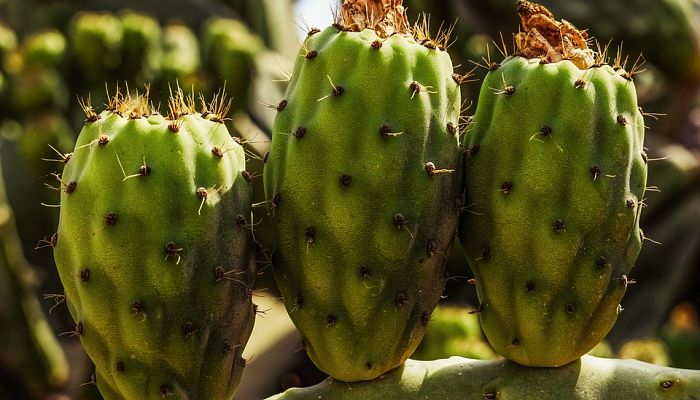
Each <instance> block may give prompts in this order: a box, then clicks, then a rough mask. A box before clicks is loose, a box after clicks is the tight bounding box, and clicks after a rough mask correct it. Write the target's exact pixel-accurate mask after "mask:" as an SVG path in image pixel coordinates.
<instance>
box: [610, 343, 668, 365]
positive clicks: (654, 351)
mask: <svg viewBox="0 0 700 400" xmlns="http://www.w3.org/2000/svg"><path fill="white" fill-rule="evenodd" d="M617 356H618V358H621V359H634V360H639V361H644V362H648V363H651V364H656V365H663V366H669V365H670V363H671V360H670V357H669V355H668V347H667V346H666V345H665V344H664V342H662V341H661V340H660V339H656V338H651V337H649V338H643V339H633V340H630V341H628V342H626V343H624V344H623V345H622V347H620V350H618V352H617Z"/></svg>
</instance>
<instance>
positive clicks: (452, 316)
mask: <svg viewBox="0 0 700 400" xmlns="http://www.w3.org/2000/svg"><path fill="white" fill-rule="evenodd" d="M473 311H474V310H473V309H470V308H469V307H456V306H438V307H437V308H436V309H435V311H434V312H433V315H432V317H431V318H430V325H428V330H427V332H426V333H425V336H424V337H423V340H422V341H421V342H420V345H419V346H418V349H416V352H415V353H413V355H412V356H411V358H412V359H414V360H437V359H441V358H447V357H451V356H460V357H467V358H475V359H478V360H492V359H494V358H498V354H496V352H495V351H494V350H493V349H492V348H491V346H490V345H489V344H488V342H487V341H486V339H485V338H484V334H483V333H482V332H481V325H480V324H479V316H478V315H476V314H474V313H473Z"/></svg>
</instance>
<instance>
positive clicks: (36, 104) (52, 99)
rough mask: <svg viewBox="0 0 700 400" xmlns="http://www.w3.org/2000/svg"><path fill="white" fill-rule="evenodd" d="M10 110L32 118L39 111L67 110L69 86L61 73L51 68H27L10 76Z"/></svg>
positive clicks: (38, 66)
mask: <svg viewBox="0 0 700 400" xmlns="http://www.w3.org/2000/svg"><path fill="white" fill-rule="evenodd" d="M8 81H9V82H8V83H9V92H10V93H9V95H10V98H11V100H10V108H11V109H12V111H13V112H14V113H15V115H22V116H30V117H31V116H32V115H33V114H35V113H36V112H37V110H42V109H44V110H45V109H54V110H56V109H58V110H65V109H66V107H67V106H68V101H67V99H68V98H69V95H68V85H67V84H66V81H65V80H64V78H63V76H62V75H61V73H60V72H59V71H58V70H56V69H54V68H50V67H43V66H40V65H37V66H27V67H26V68H23V69H21V70H20V71H18V72H16V73H12V74H9V75H8Z"/></svg>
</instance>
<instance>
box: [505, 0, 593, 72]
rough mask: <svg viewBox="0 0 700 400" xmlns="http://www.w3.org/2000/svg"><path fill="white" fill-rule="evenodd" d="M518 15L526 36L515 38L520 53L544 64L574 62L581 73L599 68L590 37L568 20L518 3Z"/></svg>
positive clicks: (539, 6)
mask: <svg viewBox="0 0 700 400" xmlns="http://www.w3.org/2000/svg"><path fill="white" fill-rule="evenodd" d="M517 7H518V15H519V16H520V24H521V25H522V28H523V30H524V32H520V33H517V34H516V35H515V45H516V49H517V53H518V54H520V55H522V56H524V57H527V58H540V59H541V60H542V62H544V63H548V62H551V63H554V62H559V61H562V60H570V61H571V62H572V63H574V64H575V65H576V66H577V67H579V68H580V69H588V68H590V67H592V66H595V65H596V63H597V62H599V61H600V58H599V57H598V55H597V54H596V52H595V51H594V50H593V49H590V48H588V33H587V32H586V31H585V30H579V29H576V27H575V26H574V25H572V24H571V23H570V22H568V21H566V20H561V21H557V20H556V19H555V18H554V14H552V13H551V12H550V11H549V10H548V9H547V8H546V7H544V6H542V5H540V4H536V3H532V2H529V1H526V0H518V2H517Z"/></svg>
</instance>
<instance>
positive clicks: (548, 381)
mask: <svg viewBox="0 0 700 400" xmlns="http://www.w3.org/2000/svg"><path fill="white" fill-rule="evenodd" d="M698 393H700V371H694V370H689V369H678V368H669V367H661V366H658V365H654V364H647V363H644V362H641V361H637V360H616V359H607V358H596V357H593V356H583V357H582V358H581V359H580V360H578V361H576V362H573V363H571V364H569V365H566V366H563V367H561V368H527V367H523V366H521V365H518V364H516V363H513V362H509V361H504V360H490V361H482V360H470V359H468V358H462V357H451V358H449V359H446V360H435V361H415V360H408V361H407V362H406V365H405V366H404V367H402V368H397V369H395V370H393V371H391V372H389V373H388V374H386V376H384V377H383V378H382V379H376V380H374V381H371V382H358V383H354V384H345V385H339V384H338V383H337V382H334V381H333V380H332V379H326V380H325V381H323V382H321V383H319V384H318V385H315V386H311V387H306V388H293V389H289V390H287V391H286V392H284V393H282V394H278V395H276V396H272V397H270V398H269V399H268V400H316V399H333V400H399V399H400V400H424V399H441V400H463V399H518V400H560V399H567V400H569V399H571V400H591V399H616V400H637V399H645V400H647V399H648V400H671V399H673V400H681V399H683V400H691V399H695V398H697V394H698Z"/></svg>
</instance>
